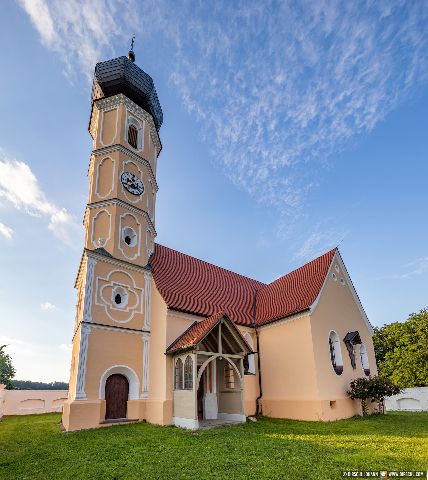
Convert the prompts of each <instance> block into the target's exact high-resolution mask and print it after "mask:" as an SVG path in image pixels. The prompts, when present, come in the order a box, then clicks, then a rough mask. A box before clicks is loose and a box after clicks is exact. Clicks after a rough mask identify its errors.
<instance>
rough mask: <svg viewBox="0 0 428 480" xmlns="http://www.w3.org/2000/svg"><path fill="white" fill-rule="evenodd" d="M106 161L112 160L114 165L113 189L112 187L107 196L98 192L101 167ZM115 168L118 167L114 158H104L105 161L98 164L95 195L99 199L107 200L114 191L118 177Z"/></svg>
mask: <svg viewBox="0 0 428 480" xmlns="http://www.w3.org/2000/svg"><path fill="white" fill-rule="evenodd" d="M106 160H110V161H111V162H112V164H113V171H112V175H111V187H110V190H109V191H108V192H107V193H106V194H105V195H100V194H99V191H98V181H99V178H100V167H101V165H102V164H103V163H104V162H105V161H106ZM115 166H116V161H115V159H114V158H111V157H104V158H103V159H101V161H100V162H99V163H98V165H97V174H96V177H97V179H96V182H95V195H96V196H97V197H98V198H106V197H108V196H109V195H110V194H111V192H112V191H113V189H114V180H115V178H116V175H115V174H114V170H115Z"/></svg>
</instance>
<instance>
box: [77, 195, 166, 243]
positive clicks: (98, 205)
mask: <svg viewBox="0 0 428 480" xmlns="http://www.w3.org/2000/svg"><path fill="white" fill-rule="evenodd" d="M110 205H119V206H120V207H123V208H125V209H127V210H129V211H130V212H132V213H135V214H136V215H141V216H142V217H144V218H145V219H146V220H147V224H148V228H150V231H151V232H152V234H153V236H155V237H156V235H157V233H156V230H155V226H154V225H153V222H152V220H151V218H150V217H149V214H148V213H147V212H145V211H144V210H141V209H139V208H137V207H134V206H133V205H129V204H128V203H126V202H124V201H123V200H120V199H119V198H112V199H110V200H102V201H101V202H95V203H88V205H86V209H87V210H86V211H88V209H89V210H92V209H94V208H102V207H107V206H110ZM86 216H87V213H85V219H86Z"/></svg>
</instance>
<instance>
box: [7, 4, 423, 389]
mask: <svg viewBox="0 0 428 480" xmlns="http://www.w3.org/2000/svg"><path fill="white" fill-rule="evenodd" d="M134 34H135V36H136V43H135V48H134V50H135V53H136V63H137V64H138V65H139V66H140V67H141V68H142V69H144V70H145V71H146V72H147V73H149V74H150V75H151V76H152V77H153V79H154V82H155V85H156V89H157V92H158V96H159V99H160V102H161V105H162V108H163V112H164V124H163V126H162V128H161V130H160V136H161V140H162V144H163V150H162V152H161V154H160V157H159V163H158V170H157V180H158V184H159V187H160V189H159V192H158V197H157V207H156V208H157V210H156V230H157V233H158V237H157V241H158V242H159V243H162V244H164V245H167V246H169V247H171V248H175V249H177V250H180V251H182V252H185V253H188V254H190V255H193V256H196V257H198V258H202V259H204V260H207V261H209V262H212V263H215V264H217V265H220V266H223V267H225V268H228V269H230V270H233V271H235V272H238V273H241V274H244V275H247V276H249V277H252V278H255V279H258V280H260V281H263V282H271V281H273V280H274V279H276V278H278V277H280V276H281V275H283V274H285V273H287V272H289V271H291V270H293V269H295V268H297V267H299V266H300V265H302V264H304V263H305V262H307V261H309V260H311V259H312V258H314V257H316V256H318V255H319V254H321V253H323V252H325V251H327V250H329V249H331V248H332V247H334V246H337V245H339V248H340V251H341V254H342V257H343V259H344V261H345V264H346V265H347V268H348V271H349V273H350V276H351V278H352V280H353V283H354V285H355V287H356V289H357V292H358V294H359V296H360V298H361V300H362V303H363V306H364V308H365V310H366V312H367V315H368V317H369V319H370V321H371V323H372V324H373V325H375V326H381V325H383V324H385V323H391V322H395V321H403V320H405V319H406V318H407V316H408V314H410V313H412V312H414V311H418V310H419V309H421V308H423V307H425V306H427V305H428V296H427V292H428V241H427V238H428V221H427V220H428V218H427V217H428V215H427V211H428V208H427V207H428V193H427V179H428V161H427V160H428V119H427V112H428V3H427V2H426V1H423V0H414V1H412V2H406V1H393V0H387V1H381V0H378V1H376V2H372V1H361V2H339V1H338V2H336V1H329V0H317V1H289V2H286V1H284V2H279V1H268V0H266V1H260V0H242V1H240V0H234V1H233V2H230V1H220V0H219V1H217V2H203V1H196V0H189V1H186V0H174V1H173V0H147V1H136V0H116V1H110V0H92V1H90V2H84V1H81V0H67V2H63V1H61V0H19V1H17V2H13V1H12V0H9V1H6V2H4V3H3V4H2V15H1V16H0V51H1V56H2V70H1V73H2V74H1V75H0V118H1V128H0V302H1V306H0V345H1V344H7V345H8V347H7V351H8V352H9V353H10V354H11V355H12V358H13V362H14V364H15V367H16V369H17V374H16V378H18V379H22V380H39V381H55V380H56V381H68V375H69V366H70V344H71V338H72V331H73V323H74V309H75V302H76V294H75V291H74V288H73V285H74V279H75V275H76V273H77V268H78V265H79V261H80V257H81V254H82V247H83V227H82V219H83V212H84V208H85V205H86V201H87V195H88V181H87V177H86V173H87V168H88V162H89V156H90V152H91V141H90V135H89V133H88V131H87V127H88V120H89V113H90V88H91V78H92V74H93V69H94V66H95V63H96V62H98V61H102V60H106V59H109V58H113V57H116V56H119V55H126V54H127V51H128V49H129V44H130V38H131V37H132V35H134Z"/></svg>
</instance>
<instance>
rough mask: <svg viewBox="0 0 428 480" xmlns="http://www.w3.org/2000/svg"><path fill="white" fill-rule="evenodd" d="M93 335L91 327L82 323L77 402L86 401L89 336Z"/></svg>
mask: <svg viewBox="0 0 428 480" xmlns="http://www.w3.org/2000/svg"><path fill="white" fill-rule="evenodd" d="M90 333H91V327H90V325H87V324H85V323H81V326H80V345H79V362H78V366H77V381H76V397H75V400H86V392H85V383H86V361H87V358H88V344H89V334H90Z"/></svg>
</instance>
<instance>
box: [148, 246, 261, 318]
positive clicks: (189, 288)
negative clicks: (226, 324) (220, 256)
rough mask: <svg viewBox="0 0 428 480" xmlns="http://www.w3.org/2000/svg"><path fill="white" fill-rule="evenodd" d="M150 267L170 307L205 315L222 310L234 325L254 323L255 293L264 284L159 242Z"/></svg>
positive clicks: (157, 285) (158, 287)
mask: <svg viewBox="0 0 428 480" xmlns="http://www.w3.org/2000/svg"><path fill="white" fill-rule="evenodd" d="M150 266H151V267H152V270H153V277H154V279H155V283H156V287H157V289H158V290H159V292H160V294H161V295H162V297H163V299H164V300H165V302H166V304H167V305H168V307H169V308H172V309H174V310H179V311H182V312H188V313H195V314H197V315H202V316H205V317H208V316H210V315H213V314H214V313H216V312H219V311H223V312H225V313H226V314H227V315H228V317H229V318H230V319H231V320H232V321H233V322H235V323H237V324H240V325H252V324H253V317H254V313H253V303H254V295H255V292H256V290H257V289H259V288H261V287H263V286H264V284H263V283H261V282H258V281H257V280H252V279H251V278H247V277H244V276H243V275H239V274H237V273H233V272H231V271H229V270H225V269H224V268H221V267H217V266H216V265H212V264H211V263H208V262H204V261H203V260H199V259H197V258H194V257H191V256H189V255H185V254H184V253H180V252H177V251H176V250H172V249H171V248H168V247H164V246H162V245H159V244H156V245H155V252H154V254H153V255H152V256H151V257H150Z"/></svg>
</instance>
